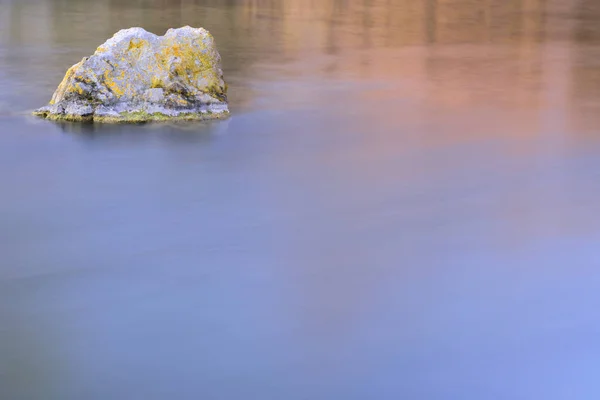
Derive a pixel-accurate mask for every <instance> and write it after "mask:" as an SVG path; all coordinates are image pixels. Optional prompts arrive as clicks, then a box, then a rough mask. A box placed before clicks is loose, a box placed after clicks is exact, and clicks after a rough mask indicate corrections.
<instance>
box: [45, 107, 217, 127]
mask: <svg viewBox="0 0 600 400" xmlns="http://www.w3.org/2000/svg"><path fill="white" fill-rule="evenodd" d="M33 115H35V116H37V117H42V118H46V119H48V120H51V121H66V122H86V123H99V124H142V123H149V122H176V121H207V120H215V119H226V118H228V117H229V111H222V112H218V113H216V112H210V111H208V112H183V113H179V114H177V115H168V114H163V113H160V112H155V113H152V114H150V113H148V112H145V111H133V112H122V113H119V114H118V116H117V115H114V116H113V115H93V114H92V115H77V114H52V113H50V112H48V111H45V110H36V111H34V112H33Z"/></svg>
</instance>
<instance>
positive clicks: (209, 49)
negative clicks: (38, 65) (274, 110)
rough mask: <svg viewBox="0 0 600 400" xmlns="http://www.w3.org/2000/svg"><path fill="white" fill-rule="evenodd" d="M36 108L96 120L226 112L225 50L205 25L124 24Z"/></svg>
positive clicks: (216, 115) (55, 116) (221, 114)
mask: <svg viewBox="0 0 600 400" xmlns="http://www.w3.org/2000/svg"><path fill="white" fill-rule="evenodd" d="M34 114H35V115H39V116H42V117H45V118H49V119H54V120H67V121H94V122H145V121H155V120H171V119H184V120H202V119H209V118H222V117H224V116H227V115H228V114H229V110H228V107H227V84H226V83H225V81H224V80H223V71H222V70H221V56H220V55H219V53H218V52H217V48H216V46H215V41H214V39H213V37H212V35H211V34H210V33H209V32H208V31H207V30H205V29H203V28H199V29H194V28H191V27H189V26H186V27H183V28H179V29H169V30H168V31H167V33H166V34H165V35H164V36H157V35H155V34H153V33H150V32H147V31H145V30H144V29H142V28H131V29H124V30H121V31H119V32H117V33H116V34H115V35H114V36H113V37H112V38H111V39H109V40H108V41H106V43H104V44H103V45H101V46H100V47H98V49H97V50H96V52H95V53H94V54H93V55H92V56H90V57H86V58H84V59H83V60H81V62H79V63H77V64H75V65H73V66H72V67H71V68H70V69H69V70H68V71H67V73H66V75H65V77H64V79H63V81H62V83H61V84H60V85H59V87H58V89H57V90H56V92H55V93H54V95H53V96H52V100H50V104H49V105H48V106H46V107H42V108H40V109H39V110H36V111H34Z"/></svg>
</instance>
